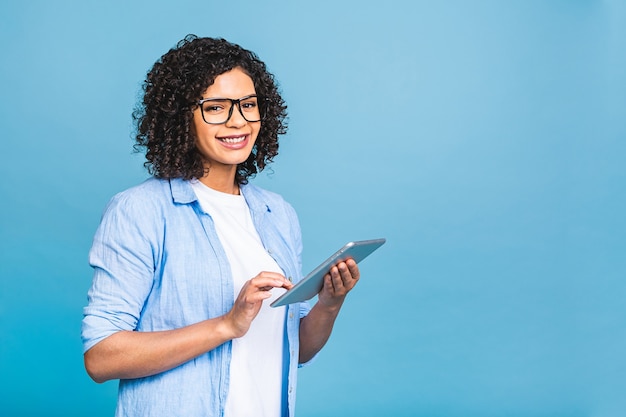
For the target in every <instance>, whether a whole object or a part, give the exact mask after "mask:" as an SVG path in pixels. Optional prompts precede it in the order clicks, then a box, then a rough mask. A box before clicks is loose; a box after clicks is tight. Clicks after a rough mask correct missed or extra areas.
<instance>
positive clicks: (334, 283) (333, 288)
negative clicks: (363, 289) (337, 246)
mask: <svg viewBox="0 0 626 417" xmlns="http://www.w3.org/2000/svg"><path fill="white" fill-rule="evenodd" d="M360 275H361V274H360V272H359V267H358V265H357V264H356V262H355V261H354V260H353V259H348V260H347V261H345V262H340V263H338V264H337V265H335V266H333V267H332V268H331V269H330V272H329V273H328V274H326V275H325V276H324V286H323V287H322V290H321V291H320V293H319V294H318V302H319V303H320V304H321V305H323V306H324V307H327V308H339V307H341V305H342V304H343V301H344V299H345V298H346V295H347V294H348V292H350V291H351V290H352V289H353V288H354V286H355V285H356V283H357V282H358V280H359V277H360Z"/></svg>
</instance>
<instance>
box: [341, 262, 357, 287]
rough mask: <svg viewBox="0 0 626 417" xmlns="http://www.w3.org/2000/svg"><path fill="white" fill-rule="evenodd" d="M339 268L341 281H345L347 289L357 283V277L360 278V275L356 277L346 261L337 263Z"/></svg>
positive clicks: (344, 284)
mask: <svg viewBox="0 0 626 417" xmlns="http://www.w3.org/2000/svg"><path fill="white" fill-rule="evenodd" d="M337 269H338V270H339V275H341V281H342V283H343V286H344V287H345V288H347V289H351V288H352V287H354V285H355V284H356V279H358V277H357V278H355V277H354V276H353V275H352V271H351V270H350V268H349V267H348V265H347V264H346V263H345V262H342V263H340V264H339V265H337Z"/></svg>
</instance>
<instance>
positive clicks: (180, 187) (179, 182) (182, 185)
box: [170, 178, 198, 204]
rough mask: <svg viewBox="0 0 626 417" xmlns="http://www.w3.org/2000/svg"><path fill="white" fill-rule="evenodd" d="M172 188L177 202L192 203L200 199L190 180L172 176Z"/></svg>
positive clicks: (173, 197)
mask: <svg viewBox="0 0 626 417" xmlns="http://www.w3.org/2000/svg"><path fill="white" fill-rule="evenodd" d="M170 189H171V190H172V199H173V200H174V203H177V204H191V203H193V202H194V201H197V200H198V197H196V193H194V192H193V188H191V184H189V181H185V180H184V179H182V178H171V179H170Z"/></svg>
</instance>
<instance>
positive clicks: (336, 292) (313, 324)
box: [299, 259, 360, 363]
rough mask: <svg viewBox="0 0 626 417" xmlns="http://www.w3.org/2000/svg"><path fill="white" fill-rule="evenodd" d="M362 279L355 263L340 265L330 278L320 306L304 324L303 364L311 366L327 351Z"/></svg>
mask: <svg viewBox="0 0 626 417" xmlns="http://www.w3.org/2000/svg"><path fill="white" fill-rule="evenodd" d="M359 277H360V273H359V267H358V266H357V264H356V262H355V261H354V260H352V259H349V260H347V261H346V262H340V263H339V264H337V265H336V266H334V267H332V268H331V270H330V272H329V273H328V274H326V276H325V277H324V286H323V287H322V290H321V291H320V293H319V295H318V301H317V303H316V304H315V306H313V308H312V309H311V311H310V312H309V314H308V315H307V316H306V317H304V318H303V319H302V320H300V359H299V362H300V363H305V362H308V361H309V360H311V359H312V358H313V356H315V355H316V354H317V353H318V352H319V351H320V350H321V349H322V347H324V345H325V344H326V342H327V341H328V338H329V337H330V334H331V332H332V330H333V325H334V324H335V320H336V319H337V316H338V315H339V310H340V309H341V306H342V305H343V302H344V300H345V298H346V295H347V294H348V292H350V290H352V288H354V286H355V285H356V283H357V281H358V280H359Z"/></svg>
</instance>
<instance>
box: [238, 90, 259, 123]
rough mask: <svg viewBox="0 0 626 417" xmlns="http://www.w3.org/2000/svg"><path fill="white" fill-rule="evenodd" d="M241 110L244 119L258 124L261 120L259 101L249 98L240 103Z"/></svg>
mask: <svg viewBox="0 0 626 417" xmlns="http://www.w3.org/2000/svg"><path fill="white" fill-rule="evenodd" d="M239 109H240V110H241V114H242V115H243V118H244V119H246V120H247V121H249V122H258V121H259V120H261V112H260V111H259V99H258V98H257V97H256V96H254V97H249V98H246V99H244V100H241V101H240V102H239Z"/></svg>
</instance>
